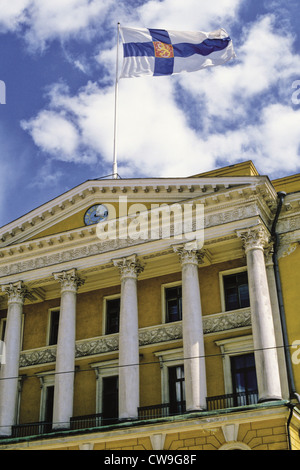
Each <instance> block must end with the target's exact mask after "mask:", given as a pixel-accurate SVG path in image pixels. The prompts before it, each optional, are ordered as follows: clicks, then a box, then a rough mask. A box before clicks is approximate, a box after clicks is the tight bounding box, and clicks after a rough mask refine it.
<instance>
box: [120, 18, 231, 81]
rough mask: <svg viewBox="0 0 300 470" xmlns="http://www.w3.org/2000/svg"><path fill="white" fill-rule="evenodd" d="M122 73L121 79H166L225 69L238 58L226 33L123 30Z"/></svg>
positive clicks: (220, 31)
mask: <svg viewBox="0 0 300 470" xmlns="http://www.w3.org/2000/svg"><path fill="white" fill-rule="evenodd" d="M120 34H121V39H122V42H123V69H122V72H121V76H120V78H130V77H140V76H143V75H152V76H164V75H173V74H175V73H181V72H195V71H197V70H200V69H203V68H206V67H212V66H216V65H222V64H224V63H226V62H228V61H229V60H230V59H232V58H234V57H235V53H234V49H233V44H232V40H231V39H230V37H229V36H228V34H227V33H226V31H225V30H224V29H219V30H217V31H213V32H210V33H205V32H201V31H197V32H190V31H166V30H164V29H146V28H140V29H137V28H126V27H120Z"/></svg>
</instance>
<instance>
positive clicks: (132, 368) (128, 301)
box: [113, 255, 143, 419]
mask: <svg viewBox="0 0 300 470" xmlns="http://www.w3.org/2000/svg"><path fill="white" fill-rule="evenodd" d="M113 263H114V265H115V266H116V267H117V268H118V269H119V272H120V276H121V305H120V330H119V419H135V418H137V417H138V407H139V400H140V398H139V395H140V394H139V387H140V384H139V332H138V302H137V278H138V275H139V273H140V272H142V271H143V267H142V266H141V264H140V262H139V261H138V259H137V257H136V255H133V256H129V257H127V258H121V259H116V260H113Z"/></svg>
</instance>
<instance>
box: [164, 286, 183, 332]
mask: <svg viewBox="0 0 300 470" xmlns="http://www.w3.org/2000/svg"><path fill="white" fill-rule="evenodd" d="M173 287H181V289H182V281H181V280H180V281H174V282H169V283H167V284H162V285H161V311H162V323H176V321H182V320H176V321H174V322H169V321H167V305H166V300H167V299H166V289H170V288H173Z"/></svg>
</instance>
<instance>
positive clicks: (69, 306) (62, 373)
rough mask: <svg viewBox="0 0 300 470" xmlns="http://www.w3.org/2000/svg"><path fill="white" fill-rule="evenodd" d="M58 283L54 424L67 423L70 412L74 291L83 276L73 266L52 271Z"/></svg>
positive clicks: (72, 379)
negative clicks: (58, 310)
mask: <svg viewBox="0 0 300 470" xmlns="http://www.w3.org/2000/svg"><path fill="white" fill-rule="evenodd" d="M54 278H55V279H56V280H57V281H59V282H60V284H61V303H60V316H59V327H58V340H57V351H56V368H55V384H54V405H53V428H54V429H64V428H69V427H70V418H71V416H72V415H73V394H74V369H75V333H76V294H77V290H78V287H79V286H80V285H82V284H83V282H84V281H83V280H82V279H80V277H79V276H78V275H77V274H76V270H75V269H71V270H70V271H63V272H61V273H57V274H54Z"/></svg>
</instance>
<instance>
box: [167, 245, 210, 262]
mask: <svg viewBox="0 0 300 470" xmlns="http://www.w3.org/2000/svg"><path fill="white" fill-rule="evenodd" d="M195 245H197V241H196V242H190V243H185V244H183V245H174V246H173V250H174V251H175V253H178V255H179V259H180V262H181V264H182V265H184V264H196V265H197V266H198V264H202V263H203V258H204V256H205V250H197V248H195Z"/></svg>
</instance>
